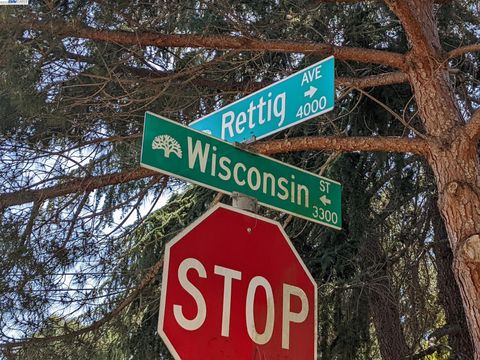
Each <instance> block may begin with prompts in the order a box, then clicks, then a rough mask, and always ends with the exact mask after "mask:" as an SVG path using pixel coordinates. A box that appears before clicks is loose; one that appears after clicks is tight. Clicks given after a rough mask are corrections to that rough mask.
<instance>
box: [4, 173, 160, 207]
mask: <svg viewBox="0 0 480 360" xmlns="http://www.w3.org/2000/svg"><path fill="white" fill-rule="evenodd" d="M155 175H158V173H157V172H154V171H152V170H147V169H143V168H136V169H134V170H130V171H124V172H121V173H114V174H108V175H100V176H90V177H86V178H81V179H75V180H71V181H68V182H65V183H62V184H60V185H55V186H51V187H48V188H44V189H38V190H23V191H16V192H12V193H3V194H0V209H2V208H6V207H9V206H14V205H20V204H26V203H30V202H34V201H43V200H46V199H52V198H55V197H59V196H65V195H68V194H72V193H75V192H85V191H92V190H95V189H98V188H102V187H105V186H108V185H115V184H120V183H125V182H129V181H133V180H139V179H142V178H145V177H148V176H155Z"/></svg>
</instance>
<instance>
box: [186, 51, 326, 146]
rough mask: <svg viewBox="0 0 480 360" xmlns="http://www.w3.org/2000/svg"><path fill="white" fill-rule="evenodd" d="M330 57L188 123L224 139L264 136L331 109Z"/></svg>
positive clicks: (241, 140)
mask: <svg viewBox="0 0 480 360" xmlns="http://www.w3.org/2000/svg"><path fill="white" fill-rule="evenodd" d="M334 96H335V94H334V58H333V56H330V57H328V58H326V59H324V60H322V61H320V62H317V63H316V64H313V65H311V66H309V67H307V68H305V69H303V70H301V71H299V72H297V73H295V74H293V75H290V76H289V77H287V78H285V79H283V80H280V81H277V82H275V83H274V84H272V85H270V86H267V87H265V88H263V89H260V90H258V91H256V92H254V93H253V94H250V95H248V96H246V97H243V98H241V99H239V100H237V101H235V102H234V103H232V104H229V105H227V106H225V107H223V108H221V109H219V110H217V111H215V112H213V113H211V114H208V115H206V116H204V117H202V118H200V119H198V120H196V121H193V122H192V123H190V126H191V127H193V128H194V129H197V130H200V131H204V132H206V133H208V134H210V135H213V136H215V137H217V138H220V139H223V140H225V141H228V142H243V141H246V140H249V139H251V138H252V137H255V138H256V139H261V138H264V137H266V136H268V135H271V134H273V133H276V132H278V131H281V130H284V129H286V128H288V127H290V126H293V125H296V124H298V123H301V122H303V121H306V120H308V119H311V118H312V117H314V116H317V115H320V114H323V113H326V112H327V111H330V110H332V109H333V104H334Z"/></svg>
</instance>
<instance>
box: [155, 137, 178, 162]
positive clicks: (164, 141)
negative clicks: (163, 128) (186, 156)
mask: <svg viewBox="0 0 480 360" xmlns="http://www.w3.org/2000/svg"><path fill="white" fill-rule="evenodd" d="M152 149H153V150H163V152H164V156H165V157H166V158H169V157H170V154H171V153H174V154H175V155H177V156H178V157H179V158H180V159H181V158H182V148H181V146H180V144H179V143H178V141H177V140H175V139H174V138H173V137H171V136H170V135H158V136H156V137H155V139H153V142H152Z"/></svg>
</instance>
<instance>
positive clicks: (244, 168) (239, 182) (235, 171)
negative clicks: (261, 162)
mask: <svg viewBox="0 0 480 360" xmlns="http://www.w3.org/2000/svg"><path fill="white" fill-rule="evenodd" d="M239 168H242V169H243V172H245V171H246V170H247V167H246V166H245V165H243V164H242V163H236V164H235V166H234V167H233V179H234V180H235V182H236V183H237V184H238V185H240V186H243V185H245V180H242V181H240V179H239V178H238V169H239Z"/></svg>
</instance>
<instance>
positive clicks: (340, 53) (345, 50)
mask: <svg viewBox="0 0 480 360" xmlns="http://www.w3.org/2000/svg"><path fill="white" fill-rule="evenodd" d="M0 27H6V28H7V27H8V28H12V27H13V28H22V29H30V30H36V31H44V32H47V33H53V34H55V35H57V36H65V37H66V36H69V37H79V38H85V39H91V40H95V41H105V42H111V43H115V44H119V45H124V46H134V45H139V46H157V47H189V48H204V49H218V50H232V49H234V50H242V51H271V52H288V53H292V52H293V53H303V54H320V55H324V56H328V55H334V56H335V57H336V58H337V59H339V60H352V61H359V62H362V63H374V64H381V65H386V66H390V67H393V68H397V69H402V68H403V67H404V64H405V61H404V60H405V57H404V55H402V54H398V53H393V52H388V51H381V50H374V49H363V48H353V47H341V46H333V45H330V44H325V43H314V42H300V41H281V40H259V39H252V38H249V37H245V36H226V35H190V34H188V35H186V34H161V33H156V32H150V31H142V32H135V33H134V32H129V31H122V30H99V29H95V28H92V27H88V26H85V25H81V24H78V23H66V22H63V21H51V22H42V21H35V20H30V21H27V20H19V19H16V18H12V17H10V18H0Z"/></svg>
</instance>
